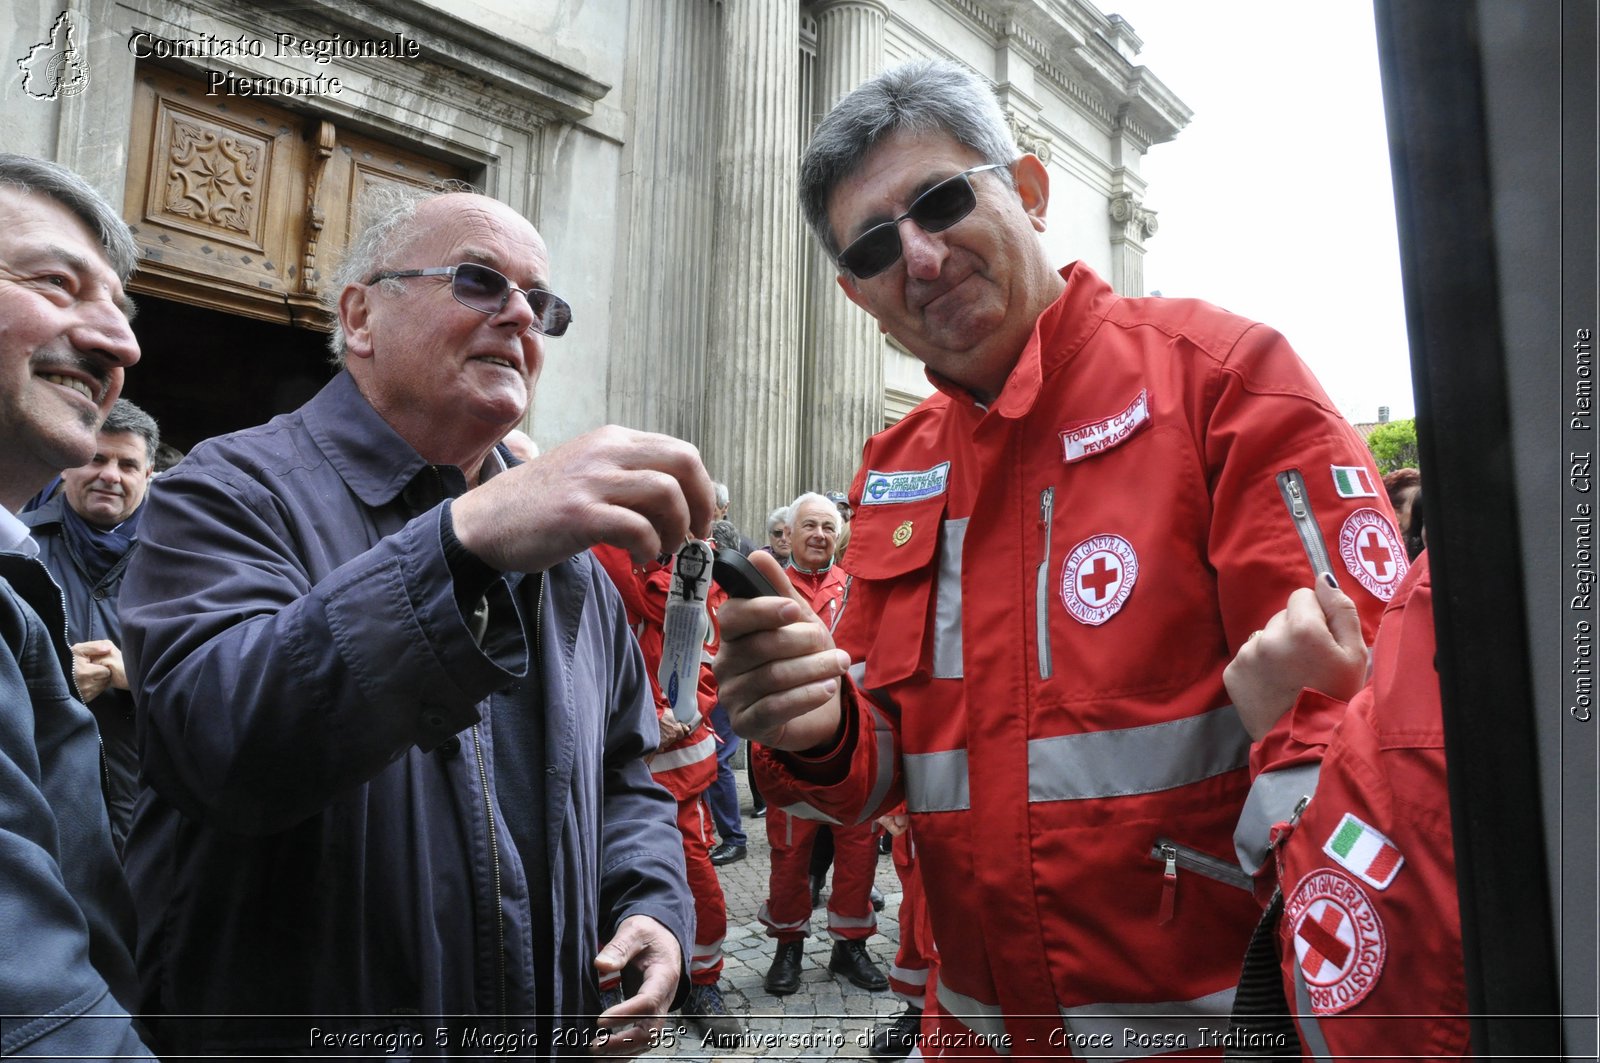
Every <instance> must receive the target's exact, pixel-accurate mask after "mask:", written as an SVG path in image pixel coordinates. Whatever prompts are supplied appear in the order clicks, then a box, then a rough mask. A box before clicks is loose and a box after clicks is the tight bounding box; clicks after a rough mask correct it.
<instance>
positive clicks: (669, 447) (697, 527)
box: [450, 425, 714, 572]
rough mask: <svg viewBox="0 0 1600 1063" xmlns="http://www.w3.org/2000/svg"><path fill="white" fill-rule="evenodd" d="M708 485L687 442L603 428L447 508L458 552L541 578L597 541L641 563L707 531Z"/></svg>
mask: <svg viewBox="0 0 1600 1063" xmlns="http://www.w3.org/2000/svg"><path fill="white" fill-rule="evenodd" d="M713 503H714V498H713V495H712V488H711V477H710V476H709V475H707V473H706V469H705V466H704V465H702V464H701V462H700V452H699V451H697V450H695V448H694V447H692V446H690V445H689V444H688V443H685V442H683V440H681V439H674V438H672V437H671V436H663V435H656V434H654V433H651V432H635V431H633V430H632V429H629V428H618V427H616V426H615V425H611V426H607V427H605V428H597V429H595V430H594V431H592V432H587V433H585V434H584V435H581V436H579V437H578V438H577V439H574V440H571V441H570V442H567V443H563V444H562V445H561V446H559V447H556V448H555V449H554V450H551V451H550V452H549V453H547V454H542V455H540V456H539V457H536V458H534V459H533V460H532V461H530V462H527V463H526V464H523V465H518V466H516V467H515V468H512V469H507V470H506V471H505V472H503V473H501V474H500V475H499V476H496V477H495V478H494V479H492V480H489V481H487V482H486V483H483V484H480V485H479V486H478V487H475V488H473V489H472V490H471V491H468V492H467V493H466V494H464V495H462V496H461V497H460V498H458V499H456V500H455V502H454V503H452V504H451V508H450V514H451V520H452V523H453V524H454V526H455V533H456V538H457V539H459V540H461V545H463V546H465V547H466V548H467V549H468V550H470V551H472V552H473V553H474V554H475V555H477V556H478V557H480V558H482V559H483V560H484V562H486V563H487V564H489V565H492V566H493V567H495V568H498V569H500V570H501V571H503V572H543V571H544V570H546V569H548V568H550V567H551V566H552V565H555V564H557V563H559V562H561V561H565V560H566V559H567V558H569V557H574V556H576V555H577V554H580V553H582V552H583V551H585V550H587V549H589V548H590V547H591V546H593V545H595V544H596V543H609V544H611V545H612V546H616V547H620V548H622V549H624V550H626V551H628V553H629V554H630V555H632V557H633V558H634V560H635V561H643V560H646V559H648V558H652V557H655V556H657V555H658V554H660V553H662V552H664V551H668V550H675V549H677V548H678V547H679V546H682V545H683V541H684V539H685V538H686V537H688V535H689V534H690V533H691V532H692V533H694V534H695V535H703V534H704V533H705V532H706V530H707V529H708V528H709V527H710V526H711V512H712V509H713Z"/></svg>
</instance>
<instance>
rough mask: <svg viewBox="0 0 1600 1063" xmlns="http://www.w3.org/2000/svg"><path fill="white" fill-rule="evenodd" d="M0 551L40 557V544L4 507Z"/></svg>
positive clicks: (1, 515) (0, 532)
mask: <svg viewBox="0 0 1600 1063" xmlns="http://www.w3.org/2000/svg"><path fill="white" fill-rule="evenodd" d="M0 550H4V551H8V552H10V553H16V554H21V555H22V556H23V557H38V556H39V544H38V543H36V542H34V541H33V536H32V535H30V534H29V533H28V526H27V525H26V524H24V523H22V521H20V520H18V519H17V515H16V514H15V513H13V512H11V511H10V510H9V509H7V508H5V507H4V506H0Z"/></svg>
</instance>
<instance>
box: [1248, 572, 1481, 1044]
mask: <svg viewBox="0 0 1600 1063" xmlns="http://www.w3.org/2000/svg"><path fill="white" fill-rule="evenodd" d="M1433 630H1434V629H1433V584H1432V581H1431V580H1430V579H1429V575H1428V556H1427V554H1426V553H1423V554H1422V555H1421V556H1419V557H1418V558H1417V560H1416V562H1415V563H1414V564H1413V565H1412V568H1411V571H1410V573H1409V574H1408V575H1407V576H1406V578H1405V581H1404V582H1403V583H1402V584H1401V586H1400V588H1399V590H1398V592H1397V593H1396V594H1395V597H1394V600H1393V601H1391V602H1390V603H1389V608H1388V610H1387V611H1386V612H1385V613H1384V616H1383V626H1382V627H1381V628H1380V629H1379V630H1378V641H1377V643H1376V644H1375V645H1374V646H1373V652H1372V670H1371V679H1370V680H1368V681H1366V682H1365V683H1363V679H1364V677H1365V675H1366V674H1367V667H1366V651H1365V649H1364V647H1363V646H1362V643H1361V633H1360V626H1359V623H1358V622H1357V620H1356V618H1355V607H1354V606H1353V605H1352V604H1351V603H1350V600H1349V599H1348V598H1346V597H1345V596H1344V595H1343V594H1341V593H1339V592H1338V591H1336V590H1333V589H1332V588H1330V587H1328V586H1327V585H1322V586H1319V587H1317V588H1316V589H1315V591H1314V592H1312V591H1296V592H1295V593H1294V595H1293V596H1291V597H1290V599H1289V604H1288V608H1287V609H1285V610H1284V611H1283V612H1282V613H1280V614H1279V615H1278V616H1277V617H1274V618H1273V620H1272V621H1271V622H1269V623H1268V624H1267V625H1266V628H1265V630H1264V631H1263V632H1262V634H1261V635H1260V636H1258V637H1256V638H1253V639H1251V640H1250V641H1249V642H1247V643H1246V644H1245V646H1244V648H1243V649H1241V650H1240V651H1239V656H1238V657H1237V658H1236V659H1235V660H1234V662H1233V664H1231V665H1229V666H1228V670H1227V673H1226V679H1227V684H1228V692H1229V693H1230V694H1231V695H1232V696H1233V700H1234V704H1235V705H1237V706H1238V708H1239V715H1240V717H1241V718H1242V719H1243V720H1244V722H1245V725H1246V727H1248V728H1250V730H1251V733H1252V735H1254V736H1256V737H1258V738H1259V743H1258V745H1257V747H1256V751H1255V754H1254V759H1256V760H1258V761H1266V762H1276V763H1278V764H1279V765H1282V766H1283V767H1282V768H1281V769H1280V771H1279V772H1277V774H1278V775H1280V776H1297V777H1298V780H1299V782H1298V784H1297V785H1298V789H1300V790H1302V791H1303V793H1302V794H1301V797H1302V798H1303V799H1305V800H1307V801H1308V802H1309V803H1307V804H1306V805H1305V806H1304V807H1303V808H1299V809H1298V810H1297V811H1291V813H1290V814H1289V816H1287V817H1286V818H1285V820H1284V821H1283V822H1281V823H1278V824H1276V825H1274V827H1273V828H1272V829H1271V831H1270V832H1269V837H1270V839H1271V842H1272V854H1273V856H1274V859H1272V860H1269V861H1267V862H1266V863H1265V865H1264V866H1263V868H1262V870H1261V871H1260V872H1259V875H1258V878H1259V881H1260V882H1261V884H1262V886H1261V888H1260V892H1263V893H1265V894H1268V895H1270V894H1271V893H1272V891H1273V887H1274V886H1276V887H1277V889H1278V890H1279V891H1280V892H1281V904H1282V914H1281V915H1280V916H1279V917H1278V928H1277V940H1278V955H1279V961H1280V965H1281V967H1282V972H1283V986H1284V1001H1285V1002H1286V1003H1287V1005H1288V1007H1289V1010H1290V1012H1291V1013H1292V1014H1293V1015H1294V1020H1295V1026H1296V1027H1297V1029H1298V1033H1299V1036H1300V1043H1301V1050H1302V1052H1303V1053H1304V1055H1305V1057H1306V1058H1308V1059H1333V1058H1341V1059H1347V1058H1357V1057H1362V1056H1366V1057H1377V1056H1384V1057H1390V1058H1396V1057H1404V1058H1407V1059H1411V1058H1416V1059H1431V1060H1441V1059H1460V1058H1463V1057H1466V1056H1468V1055H1469V1054H1470V1052H1471V1047H1470V1044H1469V1033H1468V1025H1467V1018H1466V1011H1467V987H1466V977H1465V974H1464V973H1463V965H1462V956H1461V912H1460V907H1459V905H1458V904H1457V901H1456V878H1455V849H1454V847H1453V842H1452V835H1451V830H1450V791H1449V787H1448V786H1447V785H1446V781H1445V762H1444V725H1443V717H1442V714H1441V709H1440V705H1439V677H1438V675H1437V674H1436V673H1435V672H1434V667H1433V659H1434V634H1433ZM1302 688H1304V689H1302ZM1345 699H1349V705H1348V708H1347V707H1346V704H1345ZM1329 720H1334V721H1339V722H1338V724H1337V728H1336V729H1335V730H1334V731H1333V735H1332V738H1331V740H1329V741H1328V742H1327V743H1326V745H1325V746H1324V745H1323V744H1322V743H1312V744H1311V745H1309V746H1308V745H1306V744H1304V743H1303V742H1301V741H1299V738H1298V736H1301V735H1304V734H1313V735H1317V734H1324V733H1326V731H1327V730H1328V721H1329ZM1295 765H1300V766H1301V767H1300V768H1298V769H1297V768H1296V767H1295ZM1305 769H1309V770H1305ZM1298 804H1299V801H1297V802H1296V805H1297V806H1298ZM1258 1047H1259V1046H1258Z"/></svg>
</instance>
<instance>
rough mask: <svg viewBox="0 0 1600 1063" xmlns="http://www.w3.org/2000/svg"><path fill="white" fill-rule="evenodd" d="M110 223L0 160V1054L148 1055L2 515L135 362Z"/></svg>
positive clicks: (46, 475) (70, 748)
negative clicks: (133, 1017)
mask: <svg viewBox="0 0 1600 1063" xmlns="http://www.w3.org/2000/svg"><path fill="white" fill-rule="evenodd" d="M136 258H137V251H136V250H135V247H134V243H133V238H132V237H131V236H130V235H129V233H128V229H127V226H126V225H124V224H123V223H122V221H121V219H120V218H118V217H117V212H116V211H115V210H114V209H112V207H111V205H110V204H108V203H106V201H105V200H104V199H102V198H101V197H100V196H99V194H97V193H96V192H95V191H94V190H93V189H91V188H90V187H89V186H88V185H87V184H85V183H84V181H83V180H82V179H81V178H79V177H78V176H76V175H75V174H72V173H70V172H69V171H67V170H64V169H62V168H61V167H59V166H56V165H54V164H53V163H47V162H41V161H39V160H37V159H30V158H27V157H24V156H21V155H12V154H0V956H3V957H4V960H3V962H0V1016H4V1019H0V1056H11V1055H19V1056H21V1055H28V1056H48V1057H50V1058H53V1059H91V1058H102V1057H107V1056H116V1057H118V1058H127V1057H133V1058H139V1059H148V1058H150V1057H149V1055H148V1053H147V1052H146V1050H145V1048H144V1046H143V1045H142V1044H141V1043H140V1041H139V1036H138V1033H137V1032H136V1031H135V1029H134V1027H133V1023H132V1021H131V1020H130V1019H129V1018H128V1010H129V1009H131V1008H133V1007H134V1006H135V1004H136V1003H137V992H138V986H137V983H136V980H135V978H134V970H133V958H132V955H131V951H130V950H131V946H132V943H133V921H132V916H133V906H132V904H131V902H130V900H129V897H128V888H127V884H126V883H125V882H124V881H123V878H122V870H121V868H120V867H118V865H117V856H116V853H115V851H114V850H113V849H112V845H111V830H110V824H109V821H108V819H107V816H106V806H105V799H104V797H103V796H102V794H101V789H100V747H99V740H98V736H97V735H96V733H95V724H94V718H93V717H92V716H91V715H90V714H89V710H88V709H87V708H85V707H84V705H83V703H82V702H81V701H79V700H78V697H77V691H76V689H75V687H74V685H73V682H72V653H71V651H70V650H69V649H68V648H67V641H66V633H67V625H66V614H65V610H64V608H63V601H62V596H61V590H60V588H58V587H57V586H56V585H55V583H54V582H53V581H52V580H51V579H50V573H49V572H48V571H47V570H46V569H45V567H44V565H43V564H42V563H41V562H40V561H39V560H38V558H37V554H38V546H37V544H36V543H34V541H33V540H32V539H31V538H30V537H29V536H28V529H27V528H26V527H25V526H23V525H22V524H21V522H19V521H18V520H17V518H16V516H15V515H14V514H15V512H16V511H17V510H19V509H20V508H21V507H22V505H23V504H24V503H25V502H27V500H28V499H29V497H30V496H32V495H33V494H34V493H35V492H36V491H38V490H39V489H40V488H41V487H43V486H44V485H45V484H46V483H47V482H48V481H49V480H50V478H51V477H52V476H54V475H55V474H56V473H58V472H60V471H61V470H62V469H64V468H67V467H69V466H74V465H81V464H83V463H84V462H85V461H87V460H88V459H89V456H90V455H91V454H93V453H94V446H95V429H96V428H97V427H98V426H99V424H100V421H101V419H102V418H103V417H104V416H105V415H106V411H108V410H109V409H111V404H112V403H113V402H115V401H116V398H117V395H118V393H119V392H120V391H121V390H122V373H123V370H124V369H126V368H127V367H128V366H130V365H132V364H133V363H135V362H137V361H138V360H139V344H138V342H137V341H136V340H135V339H134V337H133V331H132V330H131V329H130V328H129V327H128V313H127V310H128V303H127V299H126V297H125V296H124V295H123V291H122V284H123V281H124V280H125V279H126V278H127V276H128V274H130V273H132V272H133V267H134V263H135V260H136Z"/></svg>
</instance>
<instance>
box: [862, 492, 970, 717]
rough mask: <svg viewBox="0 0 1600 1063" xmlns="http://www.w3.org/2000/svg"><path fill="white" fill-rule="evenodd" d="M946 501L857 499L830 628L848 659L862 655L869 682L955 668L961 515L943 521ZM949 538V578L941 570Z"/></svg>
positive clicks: (881, 683) (877, 685) (873, 685)
mask: <svg viewBox="0 0 1600 1063" xmlns="http://www.w3.org/2000/svg"><path fill="white" fill-rule="evenodd" d="M945 501H946V496H944V495H939V496H937V497H935V498H930V499H924V500H922V501H918V502H897V503H894V504H892V505H882V506H862V507H861V509H860V510H859V511H858V512H857V514H856V517H855V519H854V520H853V521H852V522H851V526H850V549H849V552H848V553H847V554H846V555H845V561H844V568H845V570H846V571H847V572H849V573H850V577H851V580H850V587H849V589H848V591H847V592H846V596H845V604H844V611H843V613H842V614H841V616H840V619H839V624H838V627H837V628H836V630H835V632H834V635H835V638H836V640H837V641H838V642H839V644H840V645H841V646H842V647H843V648H844V649H845V650H847V651H848V652H849V653H850V656H851V657H852V658H853V659H855V660H857V661H862V660H865V662H866V683H865V685H866V686H867V688H868V689H872V690H878V689H882V688H884V687H886V686H888V685H890V684H892V683H896V682H899V681H901V680H904V679H909V678H911V677H912V676H915V675H918V674H922V675H935V676H940V677H943V676H947V675H959V674H960V662H961V600H960V595H961V589H960V588H961V579H960V557H961V541H960V540H961V538H962V536H964V534H965V532H966V521H965V520H961V521H946V520H944V510H945ZM952 539H953V540H954V542H953V565H954V567H953V578H952V577H951V575H950V574H941V570H942V569H943V568H946V567H949V566H946V565H944V564H942V563H941V559H944V558H946V557H949V556H951V553H952V550H951V548H952ZM941 621H943V622H942V623H941ZM940 632H943V635H940Z"/></svg>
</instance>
